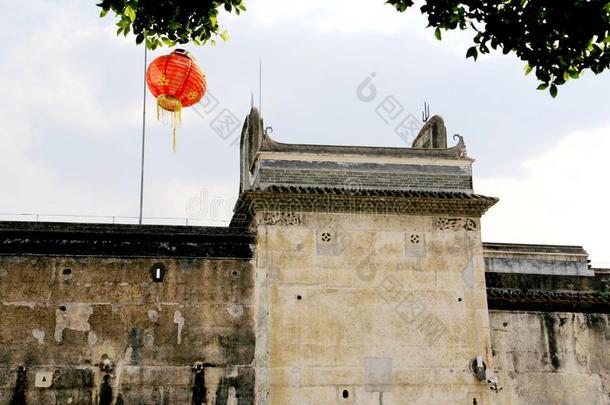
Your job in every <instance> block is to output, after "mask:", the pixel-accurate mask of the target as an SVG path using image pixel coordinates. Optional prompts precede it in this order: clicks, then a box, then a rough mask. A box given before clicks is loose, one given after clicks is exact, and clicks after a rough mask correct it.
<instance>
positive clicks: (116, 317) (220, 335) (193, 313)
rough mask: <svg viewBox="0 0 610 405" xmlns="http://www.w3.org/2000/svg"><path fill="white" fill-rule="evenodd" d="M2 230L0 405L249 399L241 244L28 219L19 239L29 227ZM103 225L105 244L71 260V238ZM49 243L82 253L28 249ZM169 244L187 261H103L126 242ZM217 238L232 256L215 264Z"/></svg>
mask: <svg viewBox="0 0 610 405" xmlns="http://www.w3.org/2000/svg"><path fill="white" fill-rule="evenodd" d="M0 228H2V227H0ZM9 228H11V227H8V226H7V227H4V229H2V230H0V240H1V241H2V242H3V243H2V244H1V248H0V404H9V403H16V404H25V403H27V404H68V403H72V404H98V403H99V404H110V403H113V402H112V401H116V403H117V404H120V403H123V404H188V403H191V401H194V403H198V404H199V403H210V404H211V403H216V404H227V403H231V404H235V403H237V404H251V403H253V402H254V371H253V368H252V363H253V358H254V346H255V342H254V309H253V305H252V304H253V303H252V297H253V287H254V271H253V266H252V263H251V262H250V259H248V258H244V257H239V256H242V255H241V254H240V253H243V252H244V248H242V247H241V246H243V245H244V244H245V246H246V248H245V251H246V252H248V251H250V247H248V245H249V243H250V242H251V241H252V238H251V237H245V236H243V235H242V236H241V238H242V239H245V240H241V241H240V240H239V236H235V235H234V236H231V235H230V233H229V232H227V231H225V232H224V233H225V234H226V235H223V232H222V231H219V232H212V231H211V230H209V231H208V232H206V230H205V229H201V228H200V229H199V230H195V229H189V228H182V229H180V228H177V229H176V228H174V229H168V228H167V227H134V228H132V229H131V230H129V228H128V229H127V230H126V229H125V227H120V226H117V227H112V226H105V227H99V226H98V227H93V226H84V227H83V226H74V225H64V229H63V230H62V231H59V230H58V229H61V227H57V226H56V225H48V226H46V227H45V226H44V225H41V224H38V225H31V226H30V227H29V236H28V237H27V238H21V236H23V232H28V231H27V230H26V229H27V228H28V226H26V225H20V226H17V225H15V226H14V228H13V229H17V231H15V230H13V231H9ZM19 228H21V234H20V235H21V236H19V235H18V234H19V231H18V229H19ZM144 228H145V229H146V230H144ZM102 229H103V230H105V233H104V235H102V234H99V235H98V242H100V243H101V241H102V240H106V241H108V243H107V245H106V246H105V247H103V248H100V247H99V246H98V247H97V248H94V247H91V250H90V251H91V252H93V251H95V252H96V256H84V255H82V253H83V252H84V251H85V250H86V249H84V248H85V246H86V243H85V242H83V239H81V238H80V237H78V236H77V235H78V234H79V233H81V232H87V231H88V232H87V233H88V234H89V237H90V238H93V237H94V235H95V234H96V232H98V233H99V232H102ZM70 231H71V232H70ZM127 231H129V232H127ZM41 232H43V233H44V235H45V236H43V235H42V234H41ZM134 235H137V236H134ZM50 237H53V239H54V240H60V239H62V240H64V244H66V245H70V244H72V245H78V246H81V247H82V248H83V251H82V252H81V255H75V256H72V257H70V256H63V255H62V256H58V255H44V254H40V252H39V253H37V254H33V253H27V252H33V251H35V250H39V251H40V250H41V249H42V250H44V248H43V247H41V246H42V245H43V244H41V241H42V240H46V239H45V238H50ZM180 239H183V240H184V239H186V240H189V239H190V245H191V248H193V249H192V250H191V251H190V252H191V254H190V255H191V256H192V257H174V258H169V257H165V256H163V255H159V254H157V255H154V254H153V252H152V251H151V252H149V253H147V255H148V257H138V256H139V253H140V251H138V250H137V249H136V250H128V249H127V250H125V249H124V250H123V251H122V255H121V256H116V255H115V256H109V257H104V256H103V254H104V253H106V254H107V253H108V252H111V251H116V249H119V250H120V246H123V248H124V246H125V245H126V244H129V243H131V244H132V245H133V244H138V243H145V244H147V245H149V246H152V245H155V244H157V243H159V244H161V245H164V246H165V247H166V248H167V249H169V250H170V251H171V250H176V251H178V249H179V247H180V246H181V243H182V242H180ZM227 239H233V248H232V249H233V253H235V254H236V256H238V257H237V258H233V259H232V258H222V257H217V258H214V257H213V256H214V255H215V254H218V253H219V252H223V250H224V249H225V248H226V247H227V246H228V242H227ZM203 240H206V241H207V242H205V243H204V242H203ZM146 241H147V242H146ZM212 241H215V243H211V242H212ZM96 244H97V243H96ZM16 246H19V249H20V250H21V252H20V253H19V254H14V253H13V254H11V251H13V249H14V248H15V247H16ZM223 246H224V248H223ZM46 249H47V250H52V246H51V245H49V246H47V248H46ZM159 252H162V250H158V251H157V253H159ZM185 252H186V250H185V251H183V253H185ZM197 256H202V257H197ZM206 256H207V257H206ZM157 269H158V271H157ZM159 276H160V278H161V279H159ZM198 362H200V363H198ZM196 364H198V365H199V369H198V370H195V371H194V370H193V366H194V365H196ZM205 401H207V402H205Z"/></svg>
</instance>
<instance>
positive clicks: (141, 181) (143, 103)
mask: <svg viewBox="0 0 610 405" xmlns="http://www.w3.org/2000/svg"><path fill="white" fill-rule="evenodd" d="M147 54H148V51H147V48H146V44H144V97H143V101H142V166H141V169H140V217H139V219H138V224H139V225H142V207H143V206H144V145H145V143H146V65H147V60H146V57H147Z"/></svg>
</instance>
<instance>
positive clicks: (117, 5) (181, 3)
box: [97, 0, 246, 49]
mask: <svg viewBox="0 0 610 405" xmlns="http://www.w3.org/2000/svg"><path fill="white" fill-rule="evenodd" d="M243 2H244V0H220V1H205V2H204V1H191V0H153V1H150V0H147V1H144V0H102V1H101V2H100V3H99V4H97V5H98V6H99V7H100V8H101V11H100V17H102V18H103V17H105V16H106V15H107V14H108V12H109V11H112V12H113V13H114V14H115V15H116V18H117V22H116V25H117V35H121V34H123V35H124V36H127V35H128V34H130V33H132V32H133V34H134V35H135V42H136V44H138V45H139V44H142V43H144V44H145V46H146V47H147V48H149V49H156V48H159V47H162V46H170V47H171V46H176V45H178V44H185V43H188V42H192V43H194V44H195V45H205V44H211V45H214V44H215V43H216V38H221V39H222V40H223V41H228V40H229V39H230V36H229V33H228V32H227V31H226V30H221V29H220V27H219V24H218V13H219V12H220V11H222V12H235V13H236V14H240V13H241V12H242V11H245V10H246V7H245V5H244V3H243Z"/></svg>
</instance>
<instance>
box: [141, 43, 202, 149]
mask: <svg viewBox="0 0 610 405" xmlns="http://www.w3.org/2000/svg"><path fill="white" fill-rule="evenodd" d="M146 83H147V84H148V89H149V90H150V92H151V93H152V94H153V96H155V97H156V98H157V119H158V120H160V121H162V122H165V123H169V124H171V126H172V127H173V129H174V139H173V149H174V151H176V127H177V126H179V125H180V122H181V118H182V114H181V111H182V108H183V107H189V106H191V105H193V104H195V103H197V102H199V100H201V98H202V97H203V95H204V94H205V90H206V88H207V84H206V80H205V75H204V74H203V72H202V71H201V69H199V66H197V64H195V58H194V57H193V56H192V55H191V54H190V53H188V52H186V51H185V50H182V49H176V50H175V51H173V52H172V53H170V54H169V55H164V56H159V57H158V58H157V59H155V60H153V61H152V63H151V64H150V65H149V66H148V70H147V71H146Z"/></svg>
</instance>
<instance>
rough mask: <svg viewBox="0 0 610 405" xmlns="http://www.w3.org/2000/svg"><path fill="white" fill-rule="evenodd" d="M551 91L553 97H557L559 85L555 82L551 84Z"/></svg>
mask: <svg viewBox="0 0 610 405" xmlns="http://www.w3.org/2000/svg"><path fill="white" fill-rule="evenodd" d="M549 93H551V96H552V97H553V98H555V97H557V86H555V85H554V84H551V88H550V89H549Z"/></svg>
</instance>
